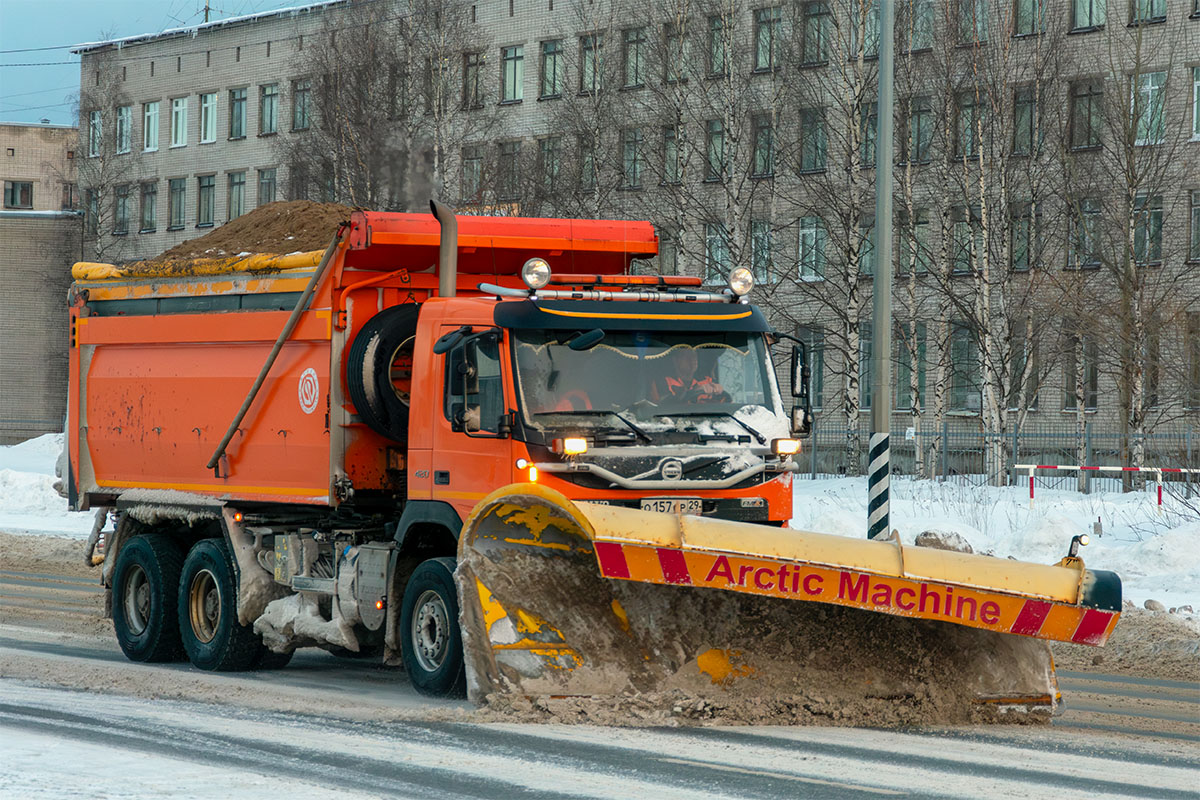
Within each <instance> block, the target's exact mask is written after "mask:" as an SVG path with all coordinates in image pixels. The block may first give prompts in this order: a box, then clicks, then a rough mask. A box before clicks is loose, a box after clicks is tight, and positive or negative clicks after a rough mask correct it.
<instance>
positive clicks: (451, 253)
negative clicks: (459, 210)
mask: <svg viewBox="0 0 1200 800" xmlns="http://www.w3.org/2000/svg"><path fill="white" fill-rule="evenodd" d="M429 210H430V211H431V212H432V213H433V218H434V219H436V220H437V221H438V224H439V225H441V226H442V238H441V242H440V243H439V245H438V296H439V297H454V295H455V293H456V291H457V288H458V217H456V216H455V215H454V209H452V208H451V207H450V206H448V205H446V204H445V203H441V202H438V201H437V200H430V201H429Z"/></svg>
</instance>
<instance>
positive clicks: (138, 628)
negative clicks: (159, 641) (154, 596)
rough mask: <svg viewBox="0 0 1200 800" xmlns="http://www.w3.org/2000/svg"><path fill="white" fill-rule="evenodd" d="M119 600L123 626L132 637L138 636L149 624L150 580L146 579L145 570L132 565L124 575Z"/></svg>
mask: <svg viewBox="0 0 1200 800" xmlns="http://www.w3.org/2000/svg"><path fill="white" fill-rule="evenodd" d="M121 598H122V606H123V607H124V609H125V624H126V625H127V626H128V627H129V631H130V632H131V633H132V634H133V635H135V636H140V635H141V634H143V633H145V631H146V627H147V626H148V625H149V624H150V623H149V620H150V579H149V578H148V577H146V570H144V569H142V568H141V567H140V566H138V565H137V564H134V565H132V566H131V567H130V568H129V571H128V572H126V573H125V585H124V587H123V588H122V591H121Z"/></svg>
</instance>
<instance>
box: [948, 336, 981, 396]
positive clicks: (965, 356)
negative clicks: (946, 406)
mask: <svg viewBox="0 0 1200 800" xmlns="http://www.w3.org/2000/svg"><path fill="white" fill-rule="evenodd" d="M950 370H951V372H950V409H951V410H952V411H972V412H976V413H978V412H979V410H980V407H981V405H982V399H983V398H982V397H981V396H980V392H979V389H980V380H979V349H978V347H976V345H975V337H974V335H973V334H972V333H971V329H970V328H969V327H967V326H966V325H964V324H962V323H955V324H954V326H953V328H952V329H951V331H950Z"/></svg>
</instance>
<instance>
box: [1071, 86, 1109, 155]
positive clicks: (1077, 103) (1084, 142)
mask: <svg viewBox="0 0 1200 800" xmlns="http://www.w3.org/2000/svg"><path fill="white" fill-rule="evenodd" d="M1103 91H1104V90H1103V88H1102V87H1101V86H1100V84H1098V83H1076V84H1074V85H1073V86H1072V87H1071V148H1072V149H1074V150H1084V149H1087V148H1092V147H1099V146H1100V130H1101V127H1102V125H1103V122H1104V109H1103V107H1102V100H1103Z"/></svg>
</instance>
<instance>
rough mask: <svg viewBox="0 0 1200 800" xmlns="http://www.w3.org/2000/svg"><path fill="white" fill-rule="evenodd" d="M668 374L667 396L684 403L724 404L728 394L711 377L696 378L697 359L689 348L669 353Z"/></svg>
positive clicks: (680, 348)
mask: <svg viewBox="0 0 1200 800" xmlns="http://www.w3.org/2000/svg"><path fill="white" fill-rule="evenodd" d="M670 359H671V360H670V367H671V369H670V372H671V373H673V374H668V375H667V376H666V383H667V392H668V395H669V396H670V397H672V398H674V399H676V400H680V401H682V402H684V403H724V402H728V401H729V393H728V392H726V391H725V390H724V389H723V388H721V384H719V383H717V382H716V381H714V380H713V379H712V377H711V376H708V375H706V376H703V377H697V376H696V371H697V369H698V368H699V359H698V358H697V356H696V351H695V350H694V349H692V348H691V347H679V348H677V349H675V351H674V352H672V353H671V356H670Z"/></svg>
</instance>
